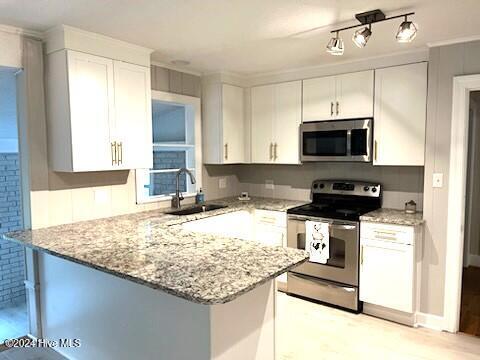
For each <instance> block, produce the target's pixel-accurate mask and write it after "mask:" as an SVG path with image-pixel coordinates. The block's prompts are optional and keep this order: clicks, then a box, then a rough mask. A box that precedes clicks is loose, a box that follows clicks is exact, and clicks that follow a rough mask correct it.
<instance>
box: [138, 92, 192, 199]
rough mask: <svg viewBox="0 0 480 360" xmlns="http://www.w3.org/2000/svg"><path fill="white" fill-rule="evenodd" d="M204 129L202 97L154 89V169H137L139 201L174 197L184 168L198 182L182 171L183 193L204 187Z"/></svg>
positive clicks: (189, 194) (189, 192)
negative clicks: (201, 127)
mask: <svg viewBox="0 0 480 360" xmlns="http://www.w3.org/2000/svg"><path fill="white" fill-rule="evenodd" d="M200 131H201V130H200V99H198V98H194V97H190V96H183V95H176V94H170V93H164V92H160V91H152V134H153V148H152V151H153V168H152V169H145V170H137V171H136V180H137V202H138V203H143V202H151V201H158V200H160V201H161V200H170V199H171V196H172V195H173V194H175V189H176V173H177V171H178V170H179V169H181V168H187V169H189V170H190V171H191V172H192V173H194V174H195V177H196V180H197V182H196V183H195V184H192V183H191V182H190V179H189V178H187V176H186V174H185V173H182V174H181V175H180V178H179V189H180V192H182V193H183V195H184V196H193V195H194V194H195V193H196V190H197V188H199V187H200V186H201V171H200V170H201V169H200V168H199V167H200V166H201V148H200V145H201V144H200Z"/></svg>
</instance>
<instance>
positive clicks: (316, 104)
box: [303, 76, 336, 121]
mask: <svg viewBox="0 0 480 360" xmlns="http://www.w3.org/2000/svg"><path fill="white" fill-rule="evenodd" d="M335 86H336V84H335V76H327V77H321V78H316V79H308V80H303V121H318V120H333V119H335V101H336V95H335Z"/></svg>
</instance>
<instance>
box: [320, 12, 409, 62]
mask: <svg viewBox="0 0 480 360" xmlns="http://www.w3.org/2000/svg"><path fill="white" fill-rule="evenodd" d="M414 14H415V13H414V12H411V13H407V14H401V15H396V16H391V17H388V18H387V17H386V16H385V14H384V13H383V12H382V11H381V10H378V9H377V10H372V11H367V12H364V13H360V14H356V15H355V18H356V19H357V20H358V21H359V22H360V24H358V25H353V26H348V27H345V28H341V29H337V30H332V31H331V33H332V34H335V36H334V37H332V38H331V39H330V41H329V42H328V45H327V52H328V53H330V54H332V55H343V52H344V50H345V49H344V44H343V40H342V38H341V37H340V31H345V30H350V29H355V28H358V27H360V26H363V28H362V29H359V30H357V31H355V32H354V33H353V36H352V40H353V42H354V43H355V45H357V46H358V47H359V48H363V47H365V46H366V45H367V42H368V40H369V39H370V36H371V35H372V24H373V23H377V22H382V21H387V20H393V19H398V18H402V17H403V18H405V19H404V21H403V22H402V23H401V24H400V27H399V28H398V31H397V35H396V39H397V41H398V42H400V43H405V42H410V41H412V40H413V39H415V36H416V35H417V27H416V25H415V24H414V23H413V22H411V21H408V16H411V15H414Z"/></svg>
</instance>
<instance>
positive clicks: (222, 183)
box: [218, 177, 227, 189]
mask: <svg viewBox="0 0 480 360" xmlns="http://www.w3.org/2000/svg"><path fill="white" fill-rule="evenodd" d="M218 187H219V188H220V189H225V188H226V187H227V178H224V177H222V178H220V179H218Z"/></svg>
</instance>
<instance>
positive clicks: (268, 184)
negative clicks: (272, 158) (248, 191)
mask: <svg viewBox="0 0 480 360" xmlns="http://www.w3.org/2000/svg"><path fill="white" fill-rule="evenodd" d="M265 189H268V190H274V189H275V185H274V184H273V180H265Z"/></svg>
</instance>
